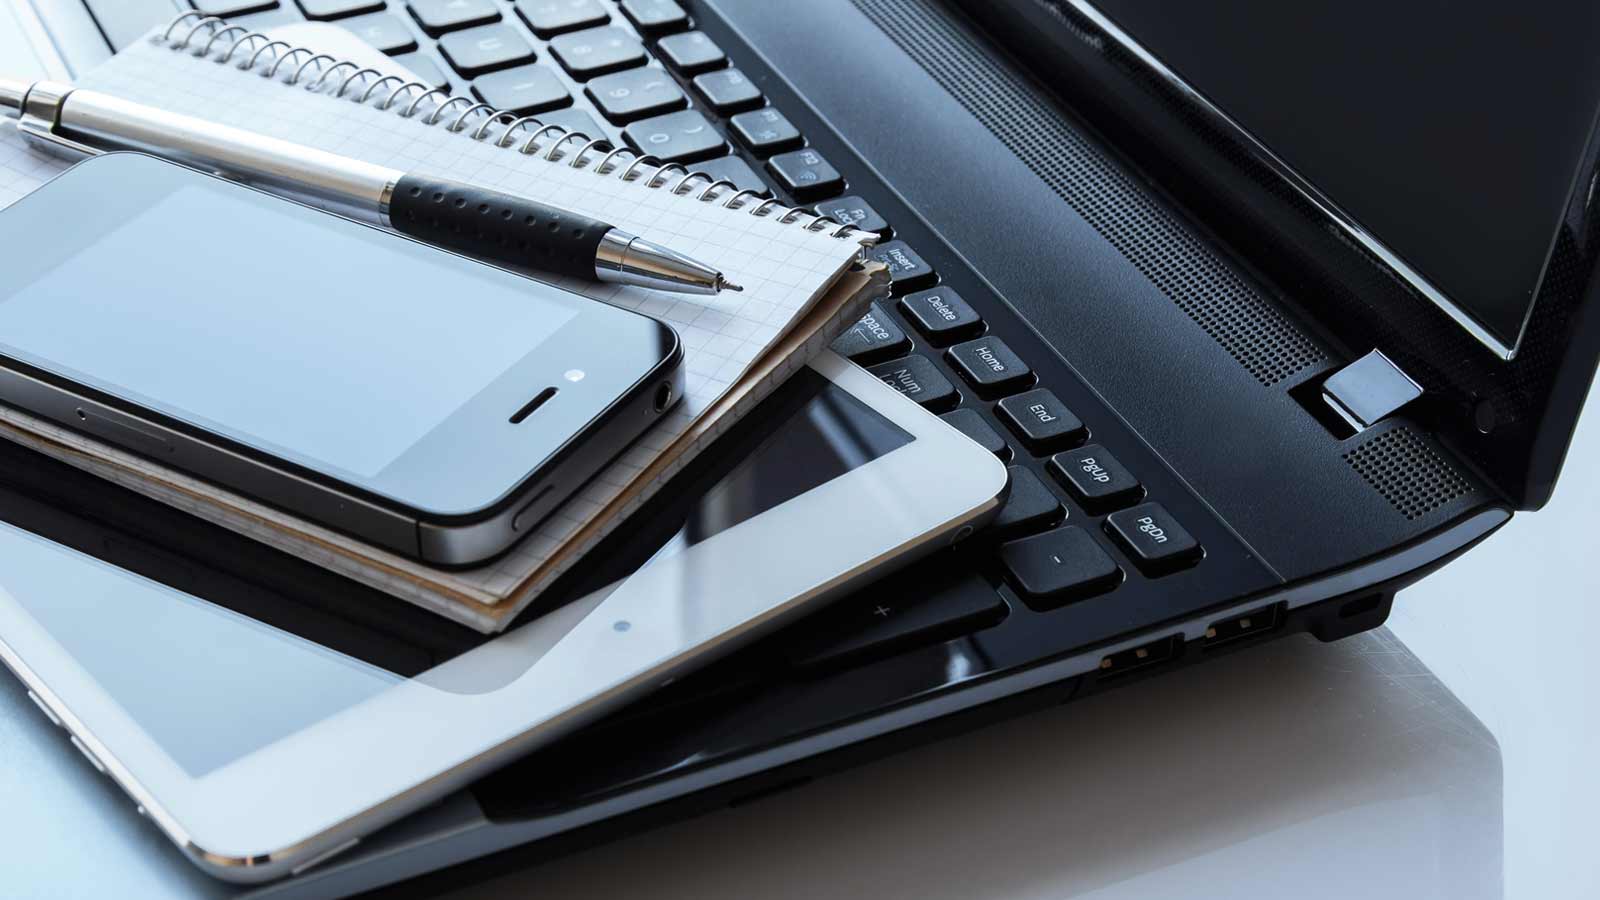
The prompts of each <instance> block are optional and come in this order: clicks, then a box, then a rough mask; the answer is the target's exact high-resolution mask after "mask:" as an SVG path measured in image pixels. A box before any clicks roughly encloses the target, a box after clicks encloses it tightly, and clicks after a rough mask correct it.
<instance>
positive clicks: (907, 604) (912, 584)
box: [784, 555, 1006, 669]
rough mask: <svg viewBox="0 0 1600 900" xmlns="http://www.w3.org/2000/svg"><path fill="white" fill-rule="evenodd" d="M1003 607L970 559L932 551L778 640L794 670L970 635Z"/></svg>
mask: <svg viewBox="0 0 1600 900" xmlns="http://www.w3.org/2000/svg"><path fill="white" fill-rule="evenodd" d="M1005 613H1006V603H1005V601H1004V600H1003V599H1001V598H1000V595H999V594H998V593H996V592H995V589H994V588H992V587H990V586H989V583H988V582H987V581H985V580H984V579H983V577H982V576H980V575H978V574H977V573H975V572H973V571H972V570H971V568H970V564H965V563H960V562H958V561H957V560H956V559H955V558H954V557H953V556H949V555H939V556H935V557H931V558H930V559H928V560H927V561H925V562H923V563H920V564H918V563H913V564H912V568H911V569H910V570H907V571H904V572H900V573H898V574H895V575H891V576H889V577H888V578H887V579H885V580H884V581H882V582H879V583H878V584H874V585H869V586H868V587H867V588H866V589H864V590H862V591H860V592H858V593H856V594H855V595H853V596H851V597H848V598H846V599H844V600H841V601H840V602H839V604H838V606H837V607H835V608H833V609H829V610H825V611H823V612H822V613H821V614H819V615H818V616H817V617H816V618H815V619H813V620H811V621H808V622H804V623H802V624H800V625H798V626H796V628H795V632H794V633H793V634H792V635H790V636H789V639H788V640H786V641H785V642H784V643H785V645H786V648H785V649H786V655H787V656H788V658H789V663H790V665H793V666H795V667H797V668H806V669H809V668H828V667H835V666H843V665H846V664H859V663H861V662H865V661H867V660H869V659H872V658H881V657H884V656H889V655H891V654H894V653H898V652H900V651H902V650H905V649H908V648H910V647H914V646H923V645H927V644H933V643H938V642H940V641H946V640H949V639H951V638H955V637H960V636H962V635H965V634H969V633H971V632H973V631H976V630H978V629H979V628H983V627H986V626H988V625H992V624H994V623H995V622H998V621H1000V620H1001V619H1002V618H1004V617H1005Z"/></svg>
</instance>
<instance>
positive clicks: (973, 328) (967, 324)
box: [900, 285, 983, 344]
mask: <svg viewBox="0 0 1600 900" xmlns="http://www.w3.org/2000/svg"><path fill="white" fill-rule="evenodd" d="M900 311H901V312H902V313H904V314H905V317H906V318H907V319H909V320H911V324H912V325H913V326H915V327H916V329H917V330H918V331H920V332H922V333H923V334H925V335H927V336H928V337H929V338H931V339H932V340H933V341H934V342H935V343H939V344H946V343H949V342H951V341H958V340H961V339H962V338H966V337H971V336H972V335H975V334H982V333H983V319H982V318H981V317H979V315H978V313H977V311H976V310H974V309H973V308H972V307H970V306H968V305H967V301H965V300H963V299H961V295H960V294H958V293H956V290H955V288H952V287H946V286H944V285H940V286H939V287H936V288H929V289H928V290H925V291H917V292H916V293H915V294H907V295H905V296H904V297H902V298H901V299H900Z"/></svg>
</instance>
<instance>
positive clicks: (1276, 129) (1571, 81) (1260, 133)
mask: <svg viewBox="0 0 1600 900" xmlns="http://www.w3.org/2000/svg"><path fill="white" fill-rule="evenodd" d="M960 2H961V3H962V4H963V5H965V6H966V7H967V8H968V10H969V12H972V13H974V19H975V20H977V21H978V22H979V24H980V25H983V26H984V27H987V28H988V29H989V30H990V31H991V32H992V33H995V34H996V35H998V36H999V37H1001V38H1002V39H1003V41H1004V43H1005V44H1006V45H1007V46H1009V47H1014V48H1017V49H1018V52H1019V53H1020V55H1021V56H1022V57H1023V59H1024V61H1025V62H1026V63H1028V64H1029V65H1030V67H1031V68H1032V70H1033V71H1034V72H1035V74H1037V75H1038V77H1040V78H1041V79H1042V80H1044V81H1046V82H1047V83H1048V84H1049V85H1050V86H1052V87H1053V88H1055V89H1056V90H1057V91H1058V92H1059V93H1061V94H1062V95H1063V96H1064V97H1065V98H1066V99H1067V100H1068V101H1069V102H1070V103H1072V104H1073V105H1074V106H1076V107H1078V108H1079V109H1080V110H1082V111H1083V112H1084V113H1086V114H1087V115H1088V116H1089V118H1091V119H1092V120H1093V122H1094V123H1095V124H1096V125H1097V126H1099V127H1101V128H1103V129H1104V130H1106V131H1108V132H1109V133H1110V134H1111V135H1112V137H1113V138H1114V140H1115V143H1116V144H1117V145H1118V147H1119V148H1120V149H1123V150H1125V151H1126V152H1128V153H1130V155H1132V156H1133V157H1134V160H1135V162H1137V163H1138V164H1140V165H1142V166H1143V167H1144V168H1145V169H1146V170H1147V171H1148V172H1149V173H1150V174H1151V175H1152V177H1154V178H1155V179H1156V180H1157V181H1159V182H1161V183H1162V185H1163V186H1164V187H1166V188H1167V189H1168V190H1170V191H1172V192H1173V193H1174V194H1175V195H1176V196H1177V197H1178V199H1179V200H1180V201H1182V202H1183V203H1184V204H1185V205H1187V206H1188V207H1189V208H1190V210H1191V211H1195V212H1196V214H1197V217H1198V218H1200V219H1202V220H1203V221H1205V222H1206V223H1207V224H1208V225H1210V226H1211V227H1213V228H1215V229H1217V231H1218V232H1219V234H1220V235H1221V236H1222V237H1223V238H1224V239H1225V240H1227V241H1229V242H1230V243H1232V244H1233V245H1234V246H1235V247H1236V248H1237V249H1238V250H1239V251H1240V253H1241V255H1243V256H1244V257H1245V258H1246V259H1247V260H1249V261H1250V262H1251V263H1253V264H1255V265H1257V266H1259V267H1260V268H1261V269H1262V270H1263V271H1265V272H1266V273H1267V274H1268V275H1269V276H1271V277H1272V279H1273V280H1274V281H1275V283H1276V284H1277V285H1278V286H1279V288H1280V289H1282V291H1283V293H1284V296H1283V297H1282V299H1283V300H1284V301H1285V303H1286V304H1288V305H1290V306H1291V307H1295V308H1297V309H1299V311H1301V312H1302V313H1303V314H1304V316H1305V317H1306V318H1307V319H1309V320H1310V321H1312V322H1314V323H1316V324H1317V325H1320V326H1321V327H1322V328H1323V329H1324V330H1325V331H1326V332H1327V333H1328V335H1329V336H1330V337H1331V338H1332V339H1333V342H1334V343H1335V344H1336V345H1342V348H1343V349H1344V350H1346V351H1347V353H1348V355H1349V358H1350V359H1354V358H1356V357H1358V356H1361V355H1362V354H1364V353H1366V352H1368V351H1370V350H1372V349H1374V348H1377V349H1380V350H1382V351H1383V352H1384V353H1385V354H1386V355H1388V356H1389V357H1390V358H1391V359H1393V360H1394V361H1395V362H1396V363H1398V364H1399V365H1400V366H1401V368H1402V369H1404V370H1405V371H1406V373H1407V374H1408V375H1410V376H1411V377H1412V378H1413V379H1415V380H1416V381H1417V382H1418V383H1420V384H1421V385H1422V387H1423V388H1424V389H1425V391H1426V393H1425V399H1424V401H1423V402H1422V403H1421V404H1420V405H1418V406H1415V407H1413V408H1412V409H1411V410H1410V412H1411V414H1412V415H1413V416H1414V417H1416V418H1419V419H1421V420H1423V422H1424V423H1425V424H1426V425H1428V426H1431V427H1432V428H1433V429H1434V430H1436V431H1437V432H1438V433H1439V435H1440V436H1441V437H1442V438H1443V439H1444V440H1445V441H1446V442H1447V443H1449V444H1450V445H1451V446H1452V447H1453V448H1454V449H1456V450H1457V451H1458V452H1459V453H1460V454H1461V455H1462V456H1463V457H1464V458H1466V459H1467V460H1469V461H1471V462H1473V463H1475V464H1476V465H1477V466H1478V467H1479V468H1480V469H1482V471H1483V472H1484V474H1485V475H1486V477H1487V478H1488V479H1489V480H1490V481H1491V482H1492V483H1494V484H1495V485H1497V486H1498V487H1499V488H1500V489H1501V490H1503V491H1504V493H1505V494H1506V495H1507V497H1508V498H1509V499H1510V500H1511V501H1512V502H1514V503H1515V504H1516V505H1517V506H1519V507H1524V508H1532V507H1537V506H1539V505H1542V504H1543V502H1544V501H1545V500H1546V499H1547V498H1548V497H1549V494H1550V491H1551V489H1552V488H1553V485H1554V481H1555V477H1556V474H1557V472H1558V471H1559V469H1560V465H1561V462H1562V458H1563V456H1564V455H1565V452H1566V446H1567V443H1568V441H1569V439H1570V436H1571V432H1572V428H1573V426H1574V424H1575V422H1576V417H1577V414H1578V410H1579V408H1580V406H1581V404H1582V401H1583V398H1584V395H1585V394H1586V392H1587V390H1588V386H1589V382H1590V380H1591V378H1592V376H1593V374H1594V369H1595V364H1596V360H1597V356H1600V334H1596V331H1597V329H1600V323H1596V322H1595V319H1596V315H1595V314H1594V312H1593V310H1592V309H1591V307H1593V306H1594V305H1595V301H1596V297H1595V294H1596V293H1597V287H1596V286H1597V282H1600V279H1597V278H1596V274H1597V268H1596V249H1595V248H1596V243H1597V240H1600V235H1597V234H1596V233H1595V232H1596V227H1595V221H1594V218H1595V214H1596V207H1595V205H1594V204H1595V200H1596V197H1595V195H1596V192H1597V190H1600V188H1597V178H1600V165H1597V156H1600V140H1597V138H1596V127H1597V117H1600V55H1597V54H1595V53H1594V52H1593V48H1594V47H1595V46H1597V44H1600V6H1596V5H1595V4H1593V3H1592V2H1588V0H1554V2H1549V3H1543V4H1534V5H1533V6H1528V5H1523V6H1516V7H1507V6H1505V5H1504V4H1500V3H1495V2H1491V0H1463V2H1456V3H1451V4H1445V5H1442V6H1441V5H1439V4H1426V5H1424V4H1399V5H1398V6H1397V5H1395V4H1390V3H1382V2H1380V0H1298V2H1296V3H1290V4H1284V3H1274V2H1269V0H1196V2H1190V3H1181V4H1166V3H1162V4H1152V3H1148V2H1143V0H999V2H989V0H984V2H981V3H980V2H978V0H960ZM980 11H981V12H982V15H977V13H979V12H980ZM1326 374H1327V373H1320V376H1325V375H1326Z"/></svg>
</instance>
